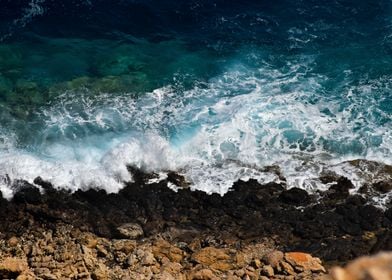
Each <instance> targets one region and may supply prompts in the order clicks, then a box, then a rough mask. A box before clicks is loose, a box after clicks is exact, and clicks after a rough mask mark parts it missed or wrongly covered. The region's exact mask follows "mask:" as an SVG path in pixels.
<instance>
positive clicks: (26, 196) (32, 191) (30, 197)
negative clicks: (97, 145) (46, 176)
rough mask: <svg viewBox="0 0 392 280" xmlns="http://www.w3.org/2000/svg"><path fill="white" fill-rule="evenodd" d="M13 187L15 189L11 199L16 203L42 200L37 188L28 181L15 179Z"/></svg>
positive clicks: (35, 202) (33, 202)
mask: <svg viewBox="0 0 392 280" xmlns="http://www.w3.org/2000/svg"><path fill="white" fill-rule="evenodd" d="M13 188H14V189H15V194H14V197H13V201H14V202H16V203H30V204H39V203H40V202H41V201H42V197H41V193H40V191H39V189H38V188H37V187H35V186H34V185H31V184H29V183H28V182H25V181H16V182H15V183H14V185H13Z"/></svg>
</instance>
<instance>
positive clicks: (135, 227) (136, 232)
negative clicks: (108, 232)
mask: <svg viewBox="0 0 392 280" xmlns="http://www.w3.org/2000/svg"><path fill="white" fill-rule="evenodd" d="M117 230H118V232H119V233H120V234H121V235H122V236H124V237H125V238H129V239H137V238H139V237H141V236H143V235H144V232H143V229H142V227H141V226H140V225H139V224H136V223H128V224H123V225H121V226H119V227H118V228H117Z"/></svg>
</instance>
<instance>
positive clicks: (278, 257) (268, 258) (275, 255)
mask: <svg viewBox="0 0 392 280" xmlns="http://www.w3.org/2000/svg"><path fill="white" fill-rule="evenodd" d="M283 257H284V254H283V252H281V251H272V252H270V253H268V254H266V255H265V256H264V257H263V261H264V262H265V263H266V264H268V265H270V266H271V267H272V268H274V269H276V268H278V267H279V263H280V262H281V261H282V260H283Z"/></svg>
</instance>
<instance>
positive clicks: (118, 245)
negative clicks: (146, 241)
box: [113, 239, 136, 254]
mask: <svg viewBox="0 0 392 280" xmlns="http://www.w3.org/2000/svg"><path fill="white" fill-rule="evenodd" d="M113 247H114V250H116V251H121V252H124V253H125V254H129V253H131V252H133V250H135V248H136V241H135V240H127V239H125V240H116V241H114V243H113Z"/></svg>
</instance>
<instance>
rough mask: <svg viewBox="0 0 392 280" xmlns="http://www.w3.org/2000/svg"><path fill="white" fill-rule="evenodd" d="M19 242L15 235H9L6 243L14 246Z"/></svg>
mask: <svg viewBox="0 0 392 280" xmlns="http://www.w3.org/2000/svg"><path fill="white" fill-rule="evenodd" d="M18 244H19V239H18V238H17V237H15V236H13V237H11V238H10V239H8V245H9V246H10V247H16V246H17V245H18Z"/></svg>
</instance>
